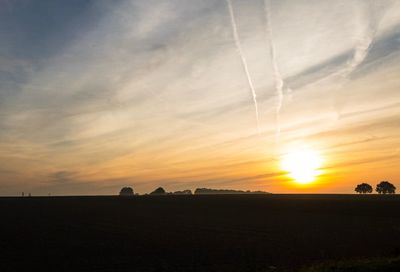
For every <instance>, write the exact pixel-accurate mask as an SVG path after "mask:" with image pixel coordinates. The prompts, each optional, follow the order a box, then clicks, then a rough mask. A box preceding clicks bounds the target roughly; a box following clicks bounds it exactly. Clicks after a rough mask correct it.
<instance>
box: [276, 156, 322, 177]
mask: <svg viewBox="0 0 400 272" xmlns="http://www.w3.org/2000/svg"><path fill="white" fill-rule="evenodd" d="M321 165H322V159H321V157H320V156H319V155H318V153H317V152H315V151H313V150H310V149H302V150H297V151H293V152H289V153H288V154H286V155H285V156H284V157H283V158H282V169H283V170H285V171H287V172H288V173H289V176H290V177H291V178H293V179H294V180H295V181H296V182H297V183H299V184H307V183H310V182H313V181H314V180H315V179H316V177H317V176H318V175H319V174H320V172H321V171H320V170H319V168H320V167H321Z"/></svg>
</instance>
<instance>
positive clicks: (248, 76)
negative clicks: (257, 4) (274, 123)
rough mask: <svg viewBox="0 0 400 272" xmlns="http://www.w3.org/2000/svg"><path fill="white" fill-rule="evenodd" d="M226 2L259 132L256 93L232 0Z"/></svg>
mask: <svg viewBox="0 0 400 272" xmlns="http://www.w3.org/2000/svg"><path fill="white" fill-rule="evenodd" d="M226 3H227V5H228V9H229V15H230V18H231V26H232V33H233V38H234V40H235V44H236V49H237V51H238V53H239V56H240V59H241V61H242V66H243V70H244V73H245V74H246V78H247V82H248V84H249V88H250V90H251V93H252V95H253V101H254V109H255V112H256V121H257V130H258V133H260V121H259V117H258V116H259V115H258V105H257V95H256V91H255V88H254V85H253V81H252V80H251V76H250V72H249V68H248V65H247V60H246V58H245V56H244V54H243V50H242V44H241V42H240V39H239V34H238V30H237V26H236V19H235V14H234V12H233V7H232V1H231V0H226Z"/></svg>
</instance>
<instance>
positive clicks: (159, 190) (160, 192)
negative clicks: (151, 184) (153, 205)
mask: <svg viewBox="0 0 400 272" xmlns="http://www.w3.org/2000/svg"><path fill="white" fill-rule="evenodd" d="M150 194H151V195H165V194H166V193H165V190H164V188H163V187H158V188H157V189H155V190H154V191H153V192H151V193H150Z"/></svg>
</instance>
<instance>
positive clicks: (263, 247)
mask: <svg viewBox="0 0 400 272" xmlns="http://www.w3.org/2000/svg"><path fill="white" fill-rule="evenodd" d="M0 213H1V224H0V235H1V236H0V271H15V270H21V269H24V270H28V269H29V270H31V269H33V268H36V267H38V268H40V269H41V270H51V271H76V270H78V269H79V270H85V271H296V270H297V269H299V268H300V267H302V266H304V265H309V264H312V263H316V262H321V261H328V260H338V259H352V258H359V257H366V258H369V257H380V256H390V255H395V254H398V253H399V250H400V197H397V196H378V195H370V196H359V195H225V196H223V195H219V196H196V195H195V196H139V197H43V198H36V197H31V198H28V197H25V198H0Z"/></svg>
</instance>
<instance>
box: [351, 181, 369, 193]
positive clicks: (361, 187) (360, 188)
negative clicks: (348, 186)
mask: <svg viewBox="0 0 400 272" xmlns="http://www.w3.org/2000/svg"><path fill="white" fill-rule="evenodd" d="M354 191H356V192H357V193H359V194H370V193H372V186H371V185H369V184H368V183H361V184H358V185H357V187H356V188H355V189H354Z"/></svg>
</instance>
